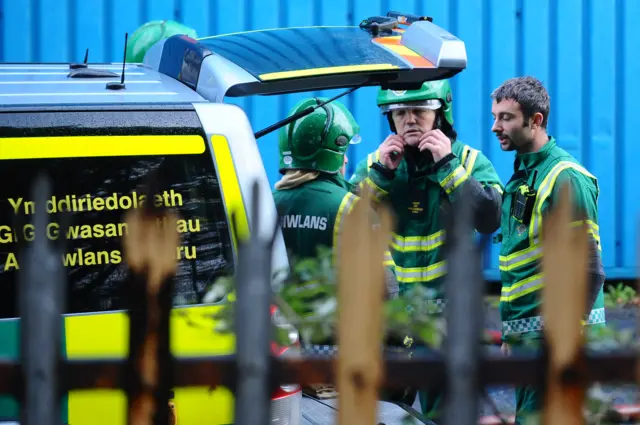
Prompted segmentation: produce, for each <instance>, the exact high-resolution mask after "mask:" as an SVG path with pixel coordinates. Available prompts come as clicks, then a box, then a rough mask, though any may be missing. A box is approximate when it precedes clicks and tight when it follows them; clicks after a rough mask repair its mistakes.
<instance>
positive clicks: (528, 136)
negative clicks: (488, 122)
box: [491, 99, 534, 152]
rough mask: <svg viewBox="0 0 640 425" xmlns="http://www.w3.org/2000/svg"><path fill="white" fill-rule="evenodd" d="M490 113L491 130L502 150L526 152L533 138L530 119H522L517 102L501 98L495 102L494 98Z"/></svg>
mask: <svg viewBox="0 0 640 425" xmlns="http://www.w3.org/2000/svg"><path fill="white" fill-rule="evenodd" d="M491 115H493V126H492V127H491V131H493V132H494V133H496V136H497V137H498V140H499V141H500V148H501V149H502V150H503V151H505V152H506V151H513V150H516V151H518V152H527V151H528V150H530V147H531V146H532V143H533V139H534V133H533V130H532V129H531V122H530V121H531V120H525V119H524V115H523V114H522V110H521V109H520V105H519V104H518V103H517V102H515V101H513V100H511V99H503V100H502V101H501V102H500V103H497V102H496V101H495V100H494V101H493V104H492V105H491Z"/></svg>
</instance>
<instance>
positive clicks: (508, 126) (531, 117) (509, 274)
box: [491, 77, 606, 424]
mask: <svg viewBox="0 0 640 425" xmlns="http://www.w3.org/2000/svg"><path fill="white" fill-rule="evenodd" d="M491 98H492V101H493V102H492V107H491V113H492V115H493V119H494V122H493V126H492V128H491V130H492V131H493V132H494V133H495V134H496V137H497V139H498V143H499V144H500V148H501V149H502V150H503V151H506V152H513V153H514V156H513V160H514V165H513V170H514V173H513V176H512V177H511V179H510V180H509V182H508V183H507V186H506V188H505V195H504V202H503V208H502V224H501V228H502V229H501V230H502V232H501V235H500V239H501V240H502V244H501V247H500V275H501V280H502V293H501V296H500V316H501V320H502V340H503V345H502V350H503V352H504V353H505V354H510V353H511V351H512V350H518V349H520V348H521V347H522V346H524V345H525V343H527V344H526V345H531V343H533V344H534V346H538V347H539V346H540V342H541V339H542V331H543V323H542V318H541V316H540V307H541V290H542V288H543V286H544V282H543V277H542V274H541V269H540V261H541V257H542V256H543V255H544V252H543V251H542V245H541V241H540V236H541V234H542V233H543V232H544V226H545V219H544V216H545V215H546V214H547V212H548V211H549V209H550V208H551V207H553V206H554V205H557V202H558V201H559V194H560V188H561V187H562V186H563V185H565V184H569V185H570V186H571V189H572V190H571V193H572V195H573V196H572V198H573V199H572V201H573V205H574V208H575V210H574V213H575V218H574V220H575V221H574V222H573V223H572V225H586V227H587V229H588V230H587V233H588V235H589V236H590V237H589V242H590V248H591V249H590V258H589V260H590V261H589V263H588V270H587V272H588V276H589V282H590V288H589V293H588V297H587V300H586V306H585V307H586V310H585V311H588V312H589V313H588V314H586V315H585V317H584V320H583V324H584V325H585V329H586V330H587V333H589V331H590V330H596V329H598V328H602V327H605V326H606V321H605V305H604V291H603V285H604V281H605V273H604V267H603V265H602V246H601V245H600V233H599V227H598V197H599V195H600V189H599V187H598V179H597V178H596V177H595V176H594V175H593V174H591V173H590V172H589V171H588V170H587V169H586V168H585V167H584V166H582V165H581V164H580V163H579V162H578V161H577V160H576V159H575V158H574V157H573V156H571V155H570V154H569V153H568V152H567V151H566V150H564V149H562V148H561V147H560V146H559V145H558V141H557V140H556V139H555V138H554V137H553V136H551V135H549V133H548V132H547V123H548V120H549V110H550V101H549V95H548V93H547V90H546V89H545V87H544V86H543V85H542V83H541V82H540V81H539V80H537V79H535V78H533V77H518V78H512V79H509V80H507V81H505V82H504V83H502V85H500V86H499V87H498V88H497V89H496V90H495V91H494V92H493V93H492V95H491ZM517 206H518V207H517ZM572 301H573V300H572ZM575 301H576V302H578V300H575ZM542 401H543V400H542V394H541V393H540V392H539V391H537V388H535V387H533V386H521V387H516V421H515V423H517V424H522V423H523V422H524V417H525V416H526V415H527V414H528V413H533V412H536V411H538V410H539V409H541V408H542Z"/></svg>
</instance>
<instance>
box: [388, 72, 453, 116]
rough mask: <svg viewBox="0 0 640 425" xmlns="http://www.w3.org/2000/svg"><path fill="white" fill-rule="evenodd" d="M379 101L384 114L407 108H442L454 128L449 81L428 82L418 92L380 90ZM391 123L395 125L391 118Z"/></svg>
mask: <svg viewBox="0 0 640 425" xmlns="http://www.w3.org/2000/svg"><path fill="white" fill-rule="evenodd" d="M377 100H378V106H379V107H380V110H381V111H382V113H383V114H388V113H389V112H390V111H392V110H394V109H400V108H407V107H411V108H415V107H423V108H427V109H440V108H442V114H443V116H444V119H445V120H446V121H447V122H448V123H449V125H450V126H451V127H453V110H452V104H453V94H452V92H451V86H450V85H449V81H448V80H435V81H427V82H425V83H424V84H423V85H422V87H421V88H419V89H417V90H402V91H397V90H380V91H379V92H378V99H377ZM389 122H390V123H391V124H392V125H393V123H392V122H391V117H390V116H389Z"/></svg>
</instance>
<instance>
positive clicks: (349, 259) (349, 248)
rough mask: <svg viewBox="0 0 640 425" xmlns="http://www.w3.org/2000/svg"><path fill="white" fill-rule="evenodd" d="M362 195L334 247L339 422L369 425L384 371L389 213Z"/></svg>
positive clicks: (342, 423)
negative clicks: (335, 263) (378, 223)
mask: <svg viewBox="0 0 640 425" xmlns="http://www.w3.org/2000/svg"><path fill="white" fill-rule="evenodd" d="M377 213H378V214H377V215H378V219H379V222H380V225H379V227H378V228H377V229H376V230H375V231H372V228H373V224H374V223H373V222H372V218H373V216H374V213H373V210H372V209H371V204H370V196H369V193H368V192H367V191H364V192H363V197H362V199H361V200H360V201H359V202H357V203H356V205H355V207H354V208H353V210H352V211H351V213H350V214H348V215H347V216H346V217H345V218H344V221H343V223H342V233H341V235H340V240H339V246H338V255H337V258H338V263H337V269H338V273H337V276H338V292H337V293H338V297H337V298H338V317H339V321H338V347H339V350H338V363H337V378H336V384H337V385H336V387H337V389H338V392H339V396H338V406H339V408H338V424H340V425H347V424H348V425H371V424H374V423H375V420H376V417H377V399H378V393H379V388H380V384H381V381H382V375H383V372H384V369H383V364H382V350H381V346H382V335H383V317H384V315H383V310H382V303H383V298H384V287H385V284H384V265H383V260H384V251H385V250H386V249H387V247H388V246H389V241H390V238H391V228H392V224H391V216H390V213H389V212H388V211H387V209H386V208H384V207H380V208H378V209H377Z"/></svg>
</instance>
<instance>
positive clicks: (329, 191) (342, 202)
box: [273, 173, 359, 258]
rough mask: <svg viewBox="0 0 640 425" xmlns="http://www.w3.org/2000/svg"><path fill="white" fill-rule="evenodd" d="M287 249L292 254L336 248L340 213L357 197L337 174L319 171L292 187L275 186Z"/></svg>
mask: <svg viewBox="0 0 640 425" xmlns="http://www.w3.org/2000/svg"><path fill="white" fill-rule="evenodd" d="M273 197H274V200H275V203H276V209H277V210H278V215H279V216H280V219H281V227H282V234H283V237H284V242H285V245H286V247H287V250H288V251H289V252H290V254H293V255H294V256H295V257H299V258H306V257H315V256H316V255H317V248H318V246H321V245H322V246H325V247H328V248H331V247H333V248H336V247H337V241H338V234H339V233H340V224H341V222H342V219H343V217H344V216H345V215H346V214H348V213H349V212H350V211H351V210H352V209H353V207H354V206H355V202H356V200H358V199H359V198H358V197H357V196H356V195H354V194H353V193H352V192H351V185H350V184H349V182H347V181H346V180H345V179H344V178H342V177H341V176H339V175H335V176H333V175H329V174H325V173H321V174H320V175H319V176H318V177H317V178H316V179H314V180H311V181H308V182H306V183H304V184H302V185H300V186H298V187H295V188H292V189H283V190H277V189H276V190H274V191H273Z"/></svg>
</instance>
